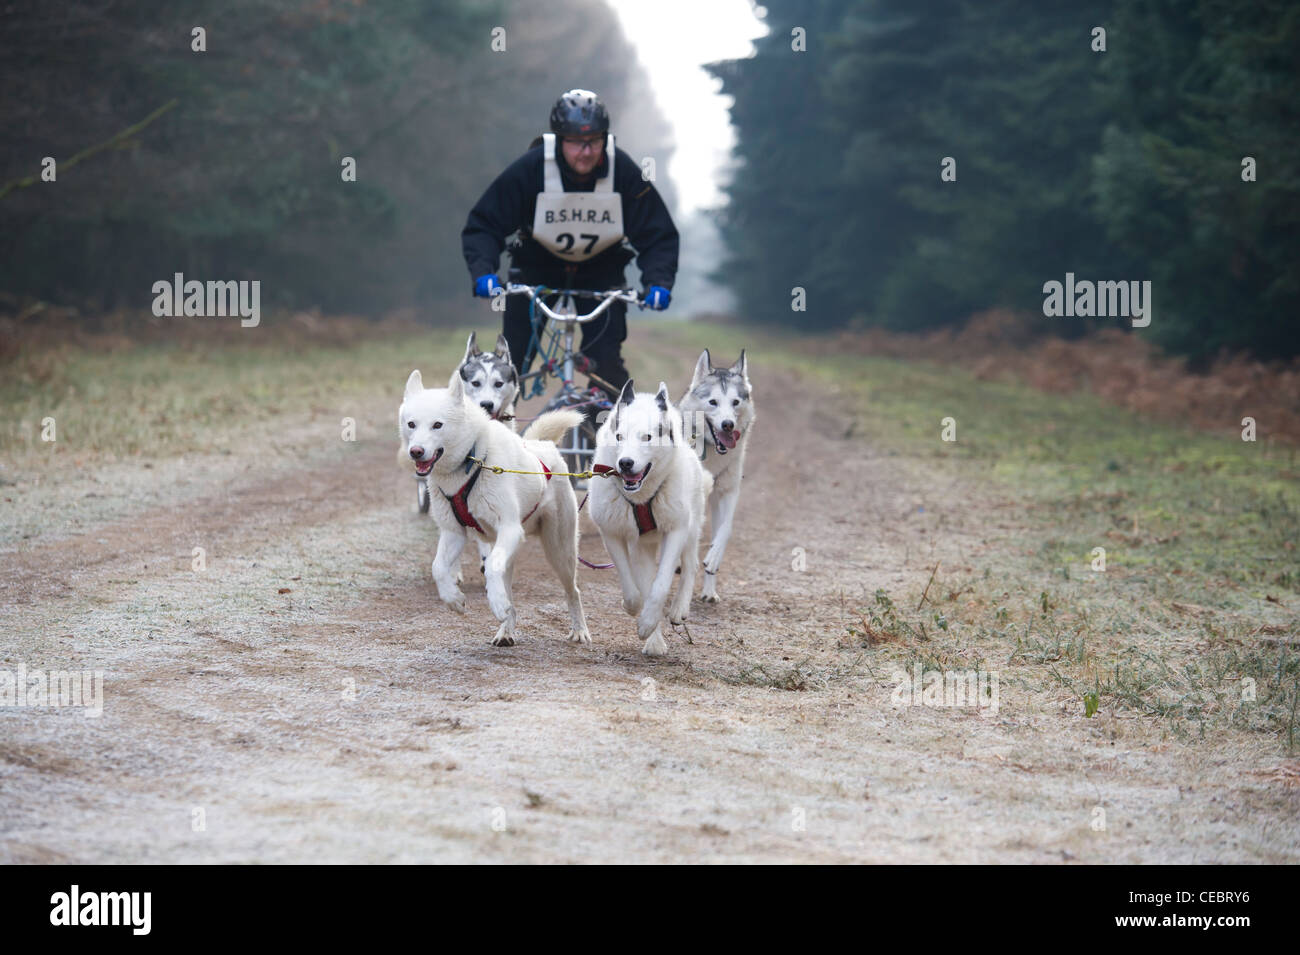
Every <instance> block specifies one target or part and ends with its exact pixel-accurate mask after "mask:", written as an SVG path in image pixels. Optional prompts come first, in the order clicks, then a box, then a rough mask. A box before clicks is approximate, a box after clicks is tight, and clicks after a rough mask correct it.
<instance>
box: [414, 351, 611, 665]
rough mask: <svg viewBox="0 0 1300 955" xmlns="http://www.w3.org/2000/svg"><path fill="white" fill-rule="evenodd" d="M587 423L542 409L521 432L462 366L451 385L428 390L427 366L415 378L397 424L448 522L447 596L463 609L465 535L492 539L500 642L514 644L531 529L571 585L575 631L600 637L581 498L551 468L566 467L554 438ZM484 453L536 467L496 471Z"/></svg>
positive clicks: (490, 571)
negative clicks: (518, 558)
mask: <svg viewBox="0 0 1300 955" xmlns="http://www.w3.org/2000/svg"><path fill="white" fill-rule="evenodd" d="M581 422H582V415H581V414H580V413H578V412H576V411H554V412H551V413H549V414H544V415H541V416H540V417H538V418H537V419H536V420H535V421H534V422H533V423H532V424H531V425H530V426H529V427H528V429H527V430H526V431H525V432H524V433H523V435H522V436H520V435H517V434H515V433H514V432H513V431H511V430H510V429H509V428H507V427H506V426H505V425H504V424H502V423H501V422H499V421H493V420H492V419H491V418H490V417H488V413H487V412H486V411H484V410H483V409H482V408H480V407H479V406H478V405H476V404H474V403H472V402H471V401H470V400H469V399H468V397H467V396H466V393H465V381H464V379H463V378H462V377H461V375H460V371H459V370H457V371H455V372H453V373H452V376H451V381H450V383H449V385H448V387H446V388H425V387H424V384H423V382H422V381H421V380H420V372H419V371H418V370H417V371H413V372H411V377H410V378H408V379H407V381H406V393H405V395H404V397H403V400H402V405H401V407H400V408H399V409H398V419H397V423H398V430H399V432H400V434H401V438H402V442H403V447H404V448H405V449H406V454H407V456H408V457H409V458H410V459H411V460H412V461H414V462H415V471H416V473H417V474H420V475H422V476H425V477H427V478H428V481H429V485H430V487H429V490H430V491H431V493H430V495H429V496H430V499H431V505H430V512H431V513H432V515H433V518H434V520H436V521H437V522H438V530H439V534H438V552H437V555H436V556H435V557H434V559H433V580H434V583H435V584H437V586H438V596H439V597H441V598H442V600H443V601H444V602H446V603H447V605H448V606H450V607H451V608H452V609H453V610H456V611H457V612H460V613H464V611H465V595H464V594H463V593H462V592H461V589H460V586H459V583H460V579H459V567H460V555H461V551H462V549H463V548H464V546H465V540H466V538H467V537H472V538H474V539H475V540H478V541H486V542H488V543H489V544H491V545H492V546H491V549H490V551H489V552H488V556H487V566H486V568H485V570H484V572H485V574H486V576H487V597H488V604H489V605H490V606H491V608H492V613H493V614H495V615H496V618H497V619H498V620H499V621H501V625H500V627H498V629H497V633H496V637H495V638H493V640H492V644H493V646H504V647H508V646H512V645H513V644H514V642H515V608H514V599H513V597H512V596H511V587H510V584H511V580H512V578H513V576H514V569H515V555H516V553H517V552H518V550H519V545H520V544H522V543H523V540H524V534H525V532H529V533H531V532H536V533H537V534H539V535H540V536H541V539H542V550H543V551H544V552H545V553H546V559H547V561H549V562H550V565H551V567H552V568H553V569H554V570H555V574H556V576H557V577H559V578H560V583H561V585H562V586H563V587H564V593H565V596H566V597H567V598H568V602H569V617H570V622H571V625H572V626H571V629H570V630H569V639H570V640H574V641H577V642H579V643H590V642H591V636H590V634H589V633H588V632H587V622H586V617H585V616H584V615H583V612H582V597H581V596H580V595H579V593H578V501H577V498H576V497H575V496H574V493H573V486H572V485H571V484H570V483H569V481H568V479H567V478H556V479H554V480H552V479H551V477H550V474H549V472H552V471H560V472H563V471H565V470H566V468H565V464H564V460H563V458H561V457H560V453H559V452H558V451H557V450H556V449H555V444H554V441H555V439H557V438H559V437H560V436H561V435H563V434H564V432H566V431H568V430H569V429H570V428H573V427H576V426H577V425H579V424H580V423H581ZM475 458H477V459H478V460H480V461H482V462H484V463H485V464H486V465H487V466H488V467H492V466H497V467H504V468H512V469H514V470H519V471H533V472H537V473H535V474H508V473H507V474H495V473H493V472H491V471H490V470H485V468H484V466H483V465H482V464H477V463H475V461H474V460H473V459H475ZM542 472H546V473H545V474H543V473H542Z"/></svg>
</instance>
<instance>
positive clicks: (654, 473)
mask: <svg viewBox="0 0 1300 955" xmlns="http://www.w3.org/2000/svg"><path fill="white" fill-rule="evenodd" d="M593 469H594V470H598V471H612V472H613V474H611V475H610V476H607V477H604V478H602V479H600V480H595V481H593V483H592V486H591V518H592V520H593V521H595V522H596V527H597V528H598V529H599V530H600V537H601V540H603V541H604V542H605V549H606V550H608V551H609V555H610V557H611V558H613V561H614V566H615V567H617V568H618V576H619V580H620V581H621V582H622V585H623V609H625V610H626V611H627V612H628V613H630V614H632V615H633V616H635V617H636V618H637V621H636V632H637V636H638V637H640V638H641V639H642V640H644V641H645V645H644V646H642V648H641V652H642V653H644V654H646V655H648V656H660V655H661V654H664V653H666V652H667V651H668V646H667V644H666V643H665V642H664V637H663V615H664V604H665V603H667V600H668V591H669V589H670V588H671V587H672V583H673V576H674V573H675V571H676V570H677V567H678V565H679V564H680V566H681V571H682V580H681V583H680V584H679V585H678V588H677V596H676V597H675V599H674V600H673V603H672V606H671V607H670V608H669V610H668V619H669V620H670V621H672V622H673V623H674V624H679V623H682V622H683V621H684V620H685V619H686V615H687V612H688V611H689V610H690V605H691V591H692V590H693V589H694V587H695V574H696V571H697V570H698V569H699V563H700V553H699V551H700V533H701V529H702V527H703V524H704V501H705V499H706V498H707V497H708V495H709V490H710V489H711V487H712V484H713V479H712V478H711V477H710V476H709V474H708V472H706V471H705V470H704V468H703V467H702V466H701V464H700V459H699V458H698V457H696V455H695V452H694V451H693V450H692V449H691V446H690V445H689V444H687V443H686V441H685V439H684V437H683V435H682V418H681V415H680V414H679V413H678V412H677V409H676V408H674V407H673V406H672V403H671V402H670V401H669V400H668V386H667V385H665V384H664V383H663V382H660V383H659V391H658V392H657V393H656V394H653V395H651V394H640V395H638V394H636V392H635V390H634V386H633V383H632V382H631V381H629V382H628V383H627V384H626V385H624V386H623V391H622V392H621V393H620V394H619V396H618V401H617V402H616V403H615V405H614V409H613V411H611V412H610V414H609V417H608V418H607V419H606V421H605V423H604V424H603V425H602V426H601V429H600V432H599V433H598V434H597V436H596V458H595V464H594V466H593ZM656 545H658V548H659V556H658V560H657V561H656V559H655V546H656Z"/></svg>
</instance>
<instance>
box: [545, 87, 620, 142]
mask: <svg viewBox="0 0 1300 955" xmlns="http://www.w3.org/2000/svg"><path fill="white" fill-rule="evenodd" d="M551 132H553V133H556V134H558V135H560V136H582V135H585V134H588V133H607V132H609V113H608V112H607V111H606V110H605V104H604V103H602V102H601V101H600V100H599V99H597V98H596V94H595V93H593V92H592V91H591V90H569V92H567V93H565V94H564V95H563V96H561V97H560V98H559V99H558V100H556V101H555V105H554V106H552V107H551Z"/></svg>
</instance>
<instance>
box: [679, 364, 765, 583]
mask: <svg viewBox="0 0 1300 955" xmlns="http://www.w3.org/2000/svg"><path fill="white" fill-rule="evenodd" d="M753 394H754V393H753V389H752V388H751V387H750V384H749V372H748V366H747V364H746V362H745V350H744V349H743V348H742V349H741V350H740V358H738V359H737V360H736V363H735V364H734V365H732V366H731V367H729V368H714V367H713V360H712V358H710V356H709V350H708V349H707V348H706V349H704V352H703V353H702V354H701V355H700V357H699V360H698V361H696V363H695V374H694V376H693V377H692V378H691V386H690V388H689V389H687V392H686V394H685V396H683V398H682V400H681V405H680V407H681V411H682V419H683V421H684V422H685V424H686V430H687V431H688V432H691V439H690V440H691V444H692V446H693V447H695V448H696V449H697V451H698V453H699V454H700V455H701V458H702V460H703V462H704V468H705V470H707V471H708V472H709V473H710V474H711V475H713V491H712V493H710V494H709V505H708V506H709V527H710V529H711V531H712V534H713V539H712V541H711V542H710V543H709V550H708V553H706V554H705V555H704V588H703V591H702V593H701V594H700V596H701V597H702V598H703V599H704V600H707V601H708V602H709V603H717V602H718V568H719V567H721V566H722V555H723V553H725V552H726V550H727V541H728V540H730V539H731V525H732V521H733V520H734V519H735V517H736V504H737V502H738V501H739V500H740V480H741V478H742V477H744V471H745V448H746V446H748V444H749V432H750V428H752V427H753V425H754V417H755V413H754V397H753Z"/></svg>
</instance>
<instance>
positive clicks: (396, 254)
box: [0, 0, 672, 314]
mask: <svg viewBox="0 0 1300 955" xmlns="http://www.w3.org/2000/svg"><path fill="white" fill-rule="evenodd" d="M196 26H199V27H202V28H203V29H204V31H205V45H206V50H205V51H204V52H196V51H195V50H194V49H192V46H193V39H192V31H193V29H194V28H195V27H196ZM498 28H500V31H503V32H498ZM0 84H3V85H2V87H0V101H2V102H3V103H4V107H5V108H4V110H3V111H0V189H3V187H4V186H5V184H7V183H17V182H19V181H21V180H23V179H24V178H30V177H32V176H36V177H39V175H40V172H41V159H42V157H45V156H51V157H54V158H55V159H56V160H58V161H59V163H60V166H59V167H56V170H57V179H56V181H55V182H54V183H48V182H43V181H40V180H39V178H38V179H37V181H36V182H35V183H34V184H32V185H29V186H15V187H11V188H10V191H9V193H8V194H7V195H5V196H4V197H3V198H0V217H2V219H3V223H4V228H3V229H0V291H3V292H4V293H7V294H8V295H10V296H12V297H15V298H18V299H21V298H22V297H24V296H28V297H37V298H41V299H43V300H47V301H56V302H59V301H64V302H69V303H75V304H77V305H87V304H88V305H89V306H90V308H89V309H87V314H90V313H92V312H93V310H94V309H95V307H97V306H98V307H101V308H104V309H110V308H116V307H119V306H120V307H128V308H148V307H149V305H150V303H151V302H152V299H153V296H152V293H151V291H150V289H151V286H152V283H153V282H155V281H158V280H170V279H171V277H172V275H173V274H174V273H175V272H182V273H184V274H186V275H187V276H189V277H191V278H199V279H201V280H210V279H219V280H240V279H261V280H262V286H261V294H262V303H263V305H264V306H267V305H279V306H286V307H298V308H310V307H312V306H319V307H320V308H321V309H323V310H325V311H327V312H351V313H361V314H382V313H384V312H386V311H388V310H391V309H393V308H395V307H405V306H416V307H417V308H418V309H419V310H420V311H421V312H422V313H426V314H427V313H429V312H434V311H436V308H435V306H436V304H437V302H438V301H439V300H444V301H445V300H447V299H449V298H456V299H461V298H463V299H464V300H466V301H468V300H469V293H470V287H471V283H470V277H469V274H468V271H467V270H466V267H465V262H464V258H463V256H462V254H461V248H460V230H461V227H462V226H463V225H464V222H465V217H466V215H467V213H468V212H469V209H470V207H471V206H472V205H473V203H474V202H475V201H476V200H477V199H478V197H479V195H480V194H481V193H482V192H483V190H484V189H485V188H486V187H487V185H488V184H489V183H490V182H491V181H492V179H493V177H495V176H496V175H497V173H499V172H500V171H501V170H502V169H504V168H505V166H506V165H508V164H509V162H511V161H512V160H513V159H514V158H515V157H517V156H518V155H520V154H521V153H523V152H524V151H525V150H526V149H527V147H528V145H529V143H530V141H531V140H532V139H533V137H534V136H535V135H537V134H538V133H540V132H543V131H544V130H545V129H546V124H547V117H548V115H549V112H550V108H551V105H552V104H553V103H554V102H555V100H556V98H557V97H558V96H559V94H560V93H562V92H563V91H565V90H566V89H570V88H572V87H573V86H576V85H589V86H590V87H591V88H594V89H596V90H598V91H599V92H600V93H601V95H602V96H603V97H604V99H605V101H606V102H607V103H608V104H609V108H610V111H611V114H612V116H613V119H614V124H615V130H616V132H617V133H618V135H619V142H620V144H621V145H624V147H625V148H628V149H630V150H633V151H635V153H636V154H637V155H644V154H647V153H651V154H653V155H655V156H656V157H657V158H658V160H659V164H660V168H663V167H664V165H666V161H667V158H668V156H669V155H671V143H670V142H669V128H668V126H667V124H666V123H665V122H664V120H663V117H662V115H661V114H660V113H659V112H658V111H657V107H656V105H655V102H654V98H653V96H651V95H650V91H649V89H648V87H647V86H646V81H645V78H644V74H643V73H642V72H641V71H640V69H639V68H638V67H637V66H636V60H635V57H634V56H633V54H632V52H631V48H630V46H629V45H628V43H627V41H626V38H625V37H624V36H623V34H622V32H621V30H620V28H619V25H618V22H617V20H616V18H615V17H614V14H613V12H612V11H611V10H610V9H609V8H608V7H607V6H606V5H605V4H604V3H603V2H601V0H548V2H547V3H545V4H537V3H528V2H523V0H383V2H365V0H227V2H223V3H220V4H211V3H206V2H199V0H169V2H167V3H158V2H157V0H111V2H110V0H60V2H59V3H17V4H11V5H9V6H8V8H7V9H6V10H5V11H4V13H3V15H2V16H0ZM169 104H171V105H170V106H169ZM159 111H161V112H160V115H158V116H157V117H156V118H155V119H153V120H152V122H150V123H149V124H148V125H146V126H145V127H144V128H142V129H140V130H138V131H137V132H135V133H134V134H133V135H130V136H127V137H125V138H123V139H120V140H118V141H116V142H114V138H115V137H117V136H119V134H121V133H122V132H123V131H125V130H129V129H131V127H133V126H135V125H137V124H139V123H140V122H141V121H143V120H145V119H146V118H148V117H150V116H151V115H152V114H154V113H155V112H159ZM105 143H108V144H110V145H109V146H108V148H105V149H103V150H101V151H99V152H97V153H96V154H95V155H93V156H91V157H88V158H86V159H84V160H83V161H81V162H79V163H77V164H76V165H75V166H73V167H72V168H66V167H67V161H68V160H69V159H71V158H73V157H76V156H77V155H78V154H79V153H81V152H83V151H85V150H87V149H88V148H94V147H96V146H97V145H102V144H105ZM345 157H352V158H353V159H355V160H356V180H355V181H354V182H345V181H343V161H344V159H345ZM660 187H661V190H662V191H664V192H665V194H666V195H667V196H668V197H669V198H670V199H671V197H672V188H671V184H670V183H661V184H660Z"/></svg>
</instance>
